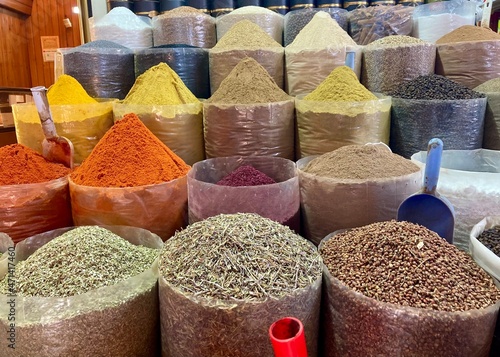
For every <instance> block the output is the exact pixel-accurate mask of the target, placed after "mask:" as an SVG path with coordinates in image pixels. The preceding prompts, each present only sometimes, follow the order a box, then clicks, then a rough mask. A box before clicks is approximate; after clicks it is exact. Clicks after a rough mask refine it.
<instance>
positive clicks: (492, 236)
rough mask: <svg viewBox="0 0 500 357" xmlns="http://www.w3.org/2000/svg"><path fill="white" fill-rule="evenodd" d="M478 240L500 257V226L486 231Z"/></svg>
mask: <svg viewBox="0 0 500 357" xmlns="http://www.w3.org/2000/svg"><path fill="white" fill-rule="evenodd" d="M477 240H478V241H480V242H481V243H483V244H484V246H485V247H486V248H488V249H489V250H491V251H492V252H493V253H495V254H496V255H497V256H498V257H500V226H495V227H493V228H490V229H486V230H484V232H483V233H481V234H480V235H479V237H477Z"/></svg>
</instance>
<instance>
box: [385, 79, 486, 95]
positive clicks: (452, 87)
mask: <svg viewBox="0 0 500 357" xmlns="http://www.w3.org/2000/svg"><path fill="white" fill-rule="evenodd" d="M389 95H390V96H392V97H396V98H403V99H425V100H432V99H438V100H460V99H476V98H485V94H482V93H479V92H476V91H473V90H472V89H469V88H467V87H466V86H463V85H461V84H459V83H457V82H455V81H452V80H450V79H448V78H446V77H443V76H439V75H436V74H431V75H427V76H420V77H417V78H415V79H413V80H411V81H408V82H403V83H402V84H400V85H399V86H398V87H397V88H396V89H395V90H394V91H392V92H391V93H390V94H389Z"/></svg>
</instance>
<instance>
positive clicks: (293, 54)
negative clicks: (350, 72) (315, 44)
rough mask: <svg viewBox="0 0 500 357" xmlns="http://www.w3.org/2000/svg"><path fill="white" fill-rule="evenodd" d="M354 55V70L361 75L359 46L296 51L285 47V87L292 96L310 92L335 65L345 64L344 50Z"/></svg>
mask: <svg viewBox="0 0 500 357" xmlns="http://www.w3.org/2000/svg"><path fill="white" fill-rule="evenodd" d="M351 50H353V51H354V52H355V53H356V55H355V60H354V72H355V73H356V75H357V76H358V78H359V77H360V75H361V56H362V53H363V50H362V48H361V47H359V46H357V47H352V46H347V47H340V48H332V47H329V48H325V49H323V50H319V51H318V50H301V51H297V50H294V49H290V48H285V60H286V88H287V93H288V94H290V95H292V96H297V95H301V94H308V93H311V92H312V91H313V90H315V89H316V87H317V86H319V85H320V84H321V82H323V81H324V80H325V78H326V77H328V75H329V74H330V73H331V72H332V71H333V70H334V69H335V68H337V67H340V66H343V65H344V64H345V58H346V51H351Z"/></svg>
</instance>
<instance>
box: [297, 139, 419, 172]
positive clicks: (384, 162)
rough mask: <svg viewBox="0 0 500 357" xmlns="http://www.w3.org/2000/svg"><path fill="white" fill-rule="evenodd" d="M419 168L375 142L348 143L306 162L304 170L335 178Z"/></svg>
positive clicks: (413, 170)
mask: <svg viewBox="0 0 500 357" xmlns="http://www.w3.org/2000/svg"><path fill="white" fill-rule="evenodd" d="M419 170H420V168H419V167H418V166H417V165H415V164H414V163H413V162H411V161H410V160H407V159H405V158H403V157H402V156H399V155H396V154H393V153H391V152H390V151H389V150H386V149H385V148H380V147H377V146H376V145H347V146H343V147H341V148H339V149H337V150H334V151H331V152H329V153H326V154H323V155H321V156H319V157H317V158H315V159H313V160H311V162H309V164H307V166H306V167H305V168H304V169H303V171H304V172H307V173H310V174H314V175H318V176H323V177H330V178H338V179H361V180H367V179H380V178H386V177H397V176H403V175H409V174H411V173H414V172H417V171H419Z"/></svg>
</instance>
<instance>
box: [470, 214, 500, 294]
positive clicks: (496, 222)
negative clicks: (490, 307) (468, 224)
mask: <svg viewBox="0 0 500 357" xmlns="http://www.w3.org/2000/svg"><path fill="white" fill-rule="evenodd" d="M498 226H500V215H498V216H487V217H485V218H483V219H482V220H481V221H480V222H479V223H477V224H476V225H475V226H474V227H472V230H471V232H470V243H469V251H470V254H471V255H472V258H474V260H475V261H476V263H477V264H478V265H479V266H480V267H481V268H483V269H484V270H486V272H487V273H488V274H490V275H491V276H492V277H493V278H495V279H496V281H499V280H500V257H499V256H498V255H496V254H495V253H494V252H493V251H491V250H490V249H488V248H487V247H486V246H485V245H484V244H483V243H481V242H480V241H479V240H478V239H477V238H478V237H479V236H480V235H481V234H482V233H483V232H484V231H485V230H487V229H491V228H494V227H498ZM497 286H498V285H497Z"/></svg>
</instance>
